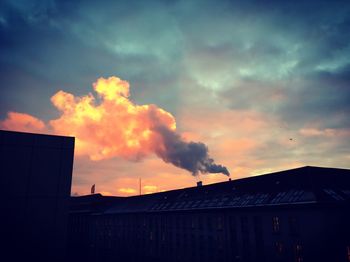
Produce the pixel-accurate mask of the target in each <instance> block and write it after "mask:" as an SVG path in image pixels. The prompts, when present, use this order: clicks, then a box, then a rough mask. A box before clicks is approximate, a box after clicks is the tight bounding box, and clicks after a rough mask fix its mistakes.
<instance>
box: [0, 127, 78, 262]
mask: <svg viewBox="0 0 350 262" xmlns="http://www.w3.org/2000/svg"><path fill="white" fill-rule="evenodd" d="M73 155H74V138H73V137H61V136H51V135H38V134H30V133H21V132H12V131H3V130H0V169H1V182H0V188H1V190H0V194H1V201H2V203H1V216H0V223H1V239H2V241H1V243H2V244H1V258H2V260H3V261H65V259H66V256H65V255H66V246H67V241H66V238H67V218H68V204H69V199H70V188H71V180H72V167H73Z"/></svg>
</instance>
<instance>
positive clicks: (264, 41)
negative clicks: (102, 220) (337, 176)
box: [0, 0, 350, 195]
mask: <svg viewBox="0 0 350 262" xmlns="http://www.w3.org/2000/svg"><path fill="white" fill-rule="evenodd" d="M305 2H307V3H301V1H299V3H296V2H295V1H294V2H293V1H202V0H201V1H199V0H198V1H192V0H191V1H185V0H184V1H131V0H129V1H58V0H57V1H24V0H23V1H10V0H8V1H6V0H4V1H1V2H0V34H1V35H0V39H1V41H0V48H1V52H0V82H1V88H0V128H1V129H8V130H18V131H27V132H37V133H48V134H59V135H73V136H76V137H77V141H76V154H75V160H74V170H73V184H72V194H79V195H82V194H88V193H89V192H90V187H91V185H93V184H96V191H97V192H100V193H102V194H105V195H133V194H138V181H139V178H141V179H142V191H143V193H148V192H157V191H163V190H169V189H175V188H183V187H189V186H194V185H195V183H196V181H197V180H203V183H204V184H209V183H214V182H218V181H225V180H227V179H228V178H227V176H225V175H224V174H221V173H213V174H200V175H199V176H198V175H197V177H195V176H193V175H192V172H194V171H196V170H193V169H192V166H191V167H189V166H187V170H186V168H185V169H184V168H179V167H176V166H174V165H172V164H171V163H178V162H176V160H174V161H173V160H172V159H171V158H172V157H173V156H174V154H173V153H172V152H170V153H169V150H168V149H167V147H165V148H164V144H166V142H164V141H166V139H170V140H171V141H173V140H176V145H181V146H180V147H181V148H183V147H184V148H187V146H188V145H194V146H195V150H197V149H198V150H200V149H201V150H202V149H203V150H205V147H204V145H203V144H205V145H206V146H207V148H208V152H205V153H208V155H206V154H205V156H203V157H204V158H205V161H204V162H205V163H208V162H207V160H208V159H210V158H212V159H213V160H215V163H216V164H217V165H215V163H214V162H210V165H211V164H213V165H214V166H210V167H208V168H207V166H206V167H205V168H207V169H205V170H213V169H210V168H213V167H214V168H216V167H220V168H221V167H223V168H224V167H227V169H228V170H229V172H230V173H231V178H232V179H236V178H241V177H247V176H255V175H259V174H264V173H269V172H272V171H278V170H283V169H288V168H293V167H299V166H304V165H314V166H328V167H341V168H350V33H349V32H350V2H349V1H305ZM161 127H165V131H164V129H162V128H161ZM150 130H151V131H150ZM122 138H125V139H122ZM191 141H193V142H195V143H191ZM202 143H203V144H202ZM170 151H171V150H170ZM191 152H192V151H191ZM196 152H197V151H196ZM175 155H176V153H175ZM204 158H203V159H204ZM165 161H167V162H169V163H165ZM172 161H173V162H172ZM219 165H220V166H219ZM221 165H222V166H221ZM215 170H216V169H215ZM48 175H49V174H48Z"/></svg>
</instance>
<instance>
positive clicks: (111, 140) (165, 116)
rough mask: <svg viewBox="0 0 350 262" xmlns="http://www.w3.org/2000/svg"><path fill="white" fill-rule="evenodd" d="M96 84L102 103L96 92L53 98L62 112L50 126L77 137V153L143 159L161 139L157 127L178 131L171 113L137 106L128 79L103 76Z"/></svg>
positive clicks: (61, 92)
mask: <svg viewBox="0 0 350 262" xmlns="http://www.w3.org/2000/svg"><path fill="white" fill-rule="evenodd" d="M93 87H94V90H95V91H96V93H97V95H98V96H99V98H101V101H102V102H101V103H100V104H96V102H95V97H94V96H93V95H92V94H89V95H87V96H83V97H74V96H73V95H72V94H69V93H66V92H64V91H59V92H58V93H56V94H55V95H54V96H53V97H52V98H51V101H52V103H53V104H54V105H55V106H56V107H57V108H58V109H59V110H60V111H61V113H62V115H61V117H60V118H58V119H56V120H52V121H50V126H51V127H52V128H53V130H54V132H55V133H56V134H64V135H71V136H75V137H76V153H77V155H88V156H89V157H90V159H92V160H101V159H108V158H112V157H115V156H120V157H124V158H126V159H134V160H135V159H140V158H142V157H143V156H146V155H148V154H150V153H151V152H153V151H154V150H153V148H154V146H155V145H156V144H157V142H158V138H157V134H156V133H155V132H154V128H155V126H157V125H162V126H165V127H167V128H169V129H172V130H175V128H176V123H175V119H174V117H173V116H172V115H171V114H170V113H168V112H166V111H164V110H163V109H160V108H158V107H157V106H155V105H141V106H139V105H135V104H133V103H132V102H131V101H130V100H129V99H128V96H129V94H130V92H129V84H128V82H126V81H123V80H121V79H119V78H117V77H110V78H108V79H104V78H100V79H98V80H97V82H96V83H94V84H93Z"/></svg>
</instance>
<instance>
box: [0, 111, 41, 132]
mask: <svg viewBox="0 0 350 262" xmlns="http://www.w3.org/2000/svg"><path fill="white" fill-rule="evenodd" d="M0 127H1V128H3V129H7V130H20V131H24V132H39V133H42V132H45V131H46V127H45V124H44V122H43V121H41V120H40V119H38V118H36V117H34V116H31V115H28V114H25V113H17V112H9V113H8V114H7V118H6V119H5V120H4V121H1V122H0Z"/></svg>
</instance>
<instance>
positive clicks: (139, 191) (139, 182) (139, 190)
mask: <svg viewBox="0 0 350 262" xmlns="http://www.w3.org/2000/svg"><path fill="white" fill-rule="evenodd" d="M139 194H140V196H141V177H140V178H139Z"/></svg>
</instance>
